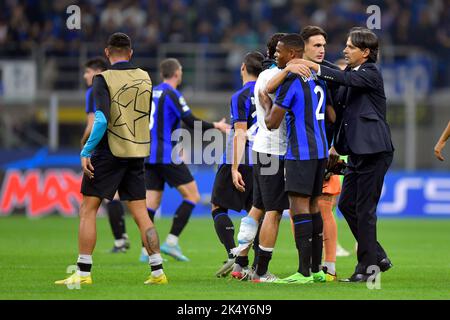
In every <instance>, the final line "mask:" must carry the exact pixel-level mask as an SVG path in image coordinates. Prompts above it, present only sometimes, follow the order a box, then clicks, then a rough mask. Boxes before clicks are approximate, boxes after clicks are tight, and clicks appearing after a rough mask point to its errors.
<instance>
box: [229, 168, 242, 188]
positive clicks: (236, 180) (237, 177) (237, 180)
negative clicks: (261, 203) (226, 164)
mask: <svg viewBox="0 0 450 320" xmlns="http://www.w3.org/2000/svg"><path fill="white" fill-rule="evenodd" d="M231 176H232V178H233V184H234V186H235V187H236V189H238V190H239V191H240V192H245V182H244V179H242V175H241V173H240V172H239V171H238V170H237V169H231Z"/></svg>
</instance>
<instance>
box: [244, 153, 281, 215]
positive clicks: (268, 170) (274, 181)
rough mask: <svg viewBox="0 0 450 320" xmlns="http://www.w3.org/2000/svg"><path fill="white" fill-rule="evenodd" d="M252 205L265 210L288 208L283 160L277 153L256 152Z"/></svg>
mask: <svg viewBox="0 0 450 320" xmlns="http://www.w3.org/2000/svg"><path fill="white" fill-rule="evenodd" d="M269 159H270V160H269ZM253 206H254V207H255V208H258V209H261V210H264V211H266V212H267V211H278V212H283V210H285V209H289V198H288V196H287V193H286V192H285V191H284V160H282V159H280V158H279V156H277V155H270V154H263V153H257V154H256V164H254V165H253Z"/></svg>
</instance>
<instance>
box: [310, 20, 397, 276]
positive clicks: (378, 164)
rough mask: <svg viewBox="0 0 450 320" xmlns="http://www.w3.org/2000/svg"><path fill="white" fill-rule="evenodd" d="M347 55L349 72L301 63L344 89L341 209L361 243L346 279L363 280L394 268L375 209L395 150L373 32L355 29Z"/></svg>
mask: <svg viewBox="0 0 450 320" xmlns="http://www.w3.org/2000/svg"><path fill="white" fill-rule="evenodd" d="M344 55H345V60H346V61H347V64H348V66H347V68H346V69H345V70H344V71H340V70H335V69H333V68H330V67H327V66H324V65H322V66H319V65H317V64H314V63H310V62H306V61H302V63H304V64H305V65H307V66H309V67H310V68H311V69H312V70H314V71H316V72H317V74H318V76H319V77H321V78H322V79H325V80H327V81H329V82H332V83H335V84H338V85H339V86H338V88H337V89H336V90H334V92H333V93H332V95H333V102H334V107H335V109H336V114H337V126H336V127H337V130H336V132H335V135H334V148H335V150H336V151H337V152H338V153H339V154H341V155H349V158H348V168H347V170H346V173H345V177H344V183H343V186H342V193H341V196H340V200H339V209H340V210H341V212H342V214H343V215H344V217H345V219H346V220H347V223H348V225H349V227H350V229H351V231H352V233H353V235H354V236H355V239H356V240H357V241H358V264H357V266H356V268H355V273H354V274H353V275H352V276H351V277H350V278H348V279H345V280H344V281H350V282H362V281H366V280H367V277H368V276H369V275H370V274H373V272H374V271H375V270H376V268H375V269H372V268H373V266H378V267H379V269H380V270H381V271H386V270H388V269H389V268H390V267H391V266H392V264H391V262H390V260H389V259H388V258H387V255H386V252H385V251H384V249H383V248H382V246H381V245H380V244H379V243H378V242H377V232H376V222H377V216H376V208H377V205H378V201H379V199H380V195H381V189H382V186H383V181H384V176H385V174H386V172H387V170H388V168H389V166H390V165H391V162H392V158H393V152H394V147H393V145H392V142H391V134H390V129H389V125H388V124H387V122H386V96H385V93H384V85H383V78H382V76H381V72H380V70H379V69H378V67H377V66H376V65H375V62H376V61H377V55H378V39H377V36H376V35H375V34H374V33H373V32H372V31H370V30H368V29H364V28H354V29H352V30H351V31H350V33H349V35H348V40H347V46H346V48H345V49H344ZM371 266H372V268H370V269H368V268H369V267H371Z"/></svg>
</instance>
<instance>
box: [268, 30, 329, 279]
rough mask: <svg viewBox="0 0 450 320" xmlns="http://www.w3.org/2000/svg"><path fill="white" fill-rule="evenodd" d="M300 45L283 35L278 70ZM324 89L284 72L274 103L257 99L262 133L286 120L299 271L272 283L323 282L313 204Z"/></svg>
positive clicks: (323, 144)
mask: <svg viewBox="0 0 450 320" xmlns="http://www.w3.org/2000/svg"><path fill="white" fill-rule="evenodd" d="M303 52H304V42H303V39H302V37H301V36H300V35H298V34H288V35H286V36H285V37H283V38H282V39H281V40H280V41H279V42H278V45H277V52H276V59H277V64H278V66H279V67H281V68H284V67H285V66H286V64H287V63H288V62H289V61H290V60H292V59H295V58H299V57H302V55H303ZM326 91H327V87H326V84H325V82H324V81H322V80H318V79H317V77H316V75H315V74H314V73H313V74H312V75H311V77H310V78H305V77H300V76H298V75H296V74H289V75H288V77H287V78H286V80H285V81H284V82H283V84H282V85H281V87H279V88H278V90H277V93H276V98H275V102H274V104H273V105H272V103H271V100H270V99H267V97H268V96H267V94H266V95H265V98H264V99H263V106H264V108H265V109H266V114H267V115H266V117H265V122H266V126H267V128H268V129H270V130H271V129H277V128H279V126H280V124H281V123H282V121H283V118H284V117H285V116H286V128H287V138H288V145H287V152H286V156H285V163H284V164H285V190H286V191H287V192H288V196H289V202H290V213H291V216H292V220H293V223H294V235H295V243H296V247H297V250H298V257H299V267H298V272H296V273H295V274H293V275H291V276H289V277H287V278H284V279H279V280H276V281H274V283H298V284H304V283H312V282H324V281H326V277H325V274H324V272H323V271H322V270H320V264H321V260H322V248H323V238H322V233H323V221H322V217H321V214H320V209H319V206H318V199H319V196H320V195H321V194H322V184H323V176H324V172H325V167H326V162H327V157H328V143H327V139H326V132H325V101H326Z"/></svg>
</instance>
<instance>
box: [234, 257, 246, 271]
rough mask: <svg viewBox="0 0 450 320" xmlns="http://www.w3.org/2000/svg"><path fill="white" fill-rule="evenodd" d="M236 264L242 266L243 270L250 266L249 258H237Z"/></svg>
mask: <svg viewBox="0 0 450 320" xmlns="http://www.w3.org/2000/svg"><path fill="white" fill-rule="evenodd" d="M236 263H237V264H238V265H240V266H241V267H242V268H245V267H247V266H248V256H237V257H236Z"/></svg>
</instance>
